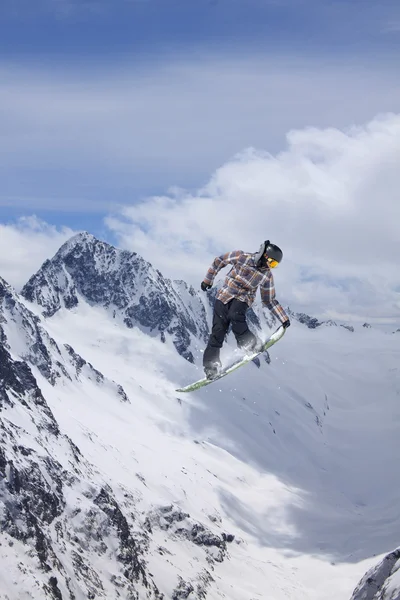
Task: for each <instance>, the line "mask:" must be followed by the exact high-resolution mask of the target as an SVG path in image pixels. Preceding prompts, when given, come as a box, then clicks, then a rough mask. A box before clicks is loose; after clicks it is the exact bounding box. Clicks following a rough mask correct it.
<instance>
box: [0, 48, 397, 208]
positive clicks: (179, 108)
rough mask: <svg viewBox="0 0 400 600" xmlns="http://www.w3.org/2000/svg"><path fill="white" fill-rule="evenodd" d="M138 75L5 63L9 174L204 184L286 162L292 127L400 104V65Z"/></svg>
mask: <svg viewBox="0 0 400 600" xmlns="http://www.w3.org/2000/svg"><path fill="white" fill-rule="evenodd" d="M132 65H134V63H132ZM132 65H130V64H128V62H126V63H125V65H124V66H121V67H120V68H119V69H117V70H116V69H115V67H114V68H111V67H108V66H107V65H102V67H101V71H100V70H96V69H95V68H92V69H91V71H90V72H83V71H75V70H72V71H71V70H70V71H68V70H66V69H64V70H63V71H60V70H58V72H52V71H42V70H38V69H35V67H34V66H32V65H31V66H30V67H29V69H20V68H16V67H15V65H10V64H5V63H3V64H1V63H0V75H1V77H0V96H1V98H2V111H1V115H0V129H1V131H2V136H1V139H0V162H1V169H4V170H8V171H10V170H15V169H18V170H19V171H20V170H21V169H27V170H29V173H31V172H34V173H40V172H41V171H46V172H50V173H51V172H53V173H55V176H56V177H57V173H58V172H63V173H66V172H68V171H69V170H76V171H80V172H81V175H80V178H81V181H83V182H85V184H86V182H87V175H86V173H88V172H91V173H93V172H94V171H96V170H97V171H99V169H101V171H102V175H103V176H107V174H108V176H109V184H110V185H111V181H112V178H114V181H115V182H118V181H119V180H120V179H121V177H123V178H124V179H125V180H127V181H128V180H129V185H130V186H131V187H133V186H136V189H138V188H140V185H142V187H143V182H145V183H146V185H147V186H148V187H149V186H150V185H157V186H158V187H159V186H160V185H167V186H168V185H171V184H175V183H178V184H182V183H183V182H188V181H191V182H193V181H202V180H204V179H205V177H206V176H207V174H208V173H210V172H211V171H212V170H214V169H215V168H217V167H218V166H219V165H220V164H222V163H223V162H225V161H226V160H228V159H229V158H230V157H231V156H233V155H235V154H236V153H237V152H239V151H241V150H242V149H243V148H245V147H248V146H254V147H260V148H267V149H268V150H269V151H271V152H276V151H277V150H279V149H280V148H282V145H283V142H284V135H285V133H286V132H287V131H289V130H290V129H293V128H302V127H305V126H307V125H311V124H312V125H315V126H317V127H326V126H331V125H332V126H336V127H344V126H346V125H347V124H349V123H358V122H365V121H366V120H369V119H371V118H372V117H373V116H374V115H375V114H377V113H378V112H382V111H383V112H386V111H394V110H397V107H398V106H399V105H400V81H399V78H398V77H397V71H398V65H397V64H396V61H393V60H392V61H390V60H387V59H381V60H379V61H378V60H376V61H373V60H371V59H365V63H360V62H359V63H357V62H354V61H351V59H349V58H347V59H346V64H345V65H343V63H340V64H335V62H334V61H332V60H327V59H324V60H323V61H322V60H321V61H320V60H318V59H315V58H313V59H312V58H309V57H303V58H301V59H300V58H299V59H297V58H295V57H281V58H279V57H277V56H274V57H273V58H272V57H268V56H266V57H264V58H260V56H252V55H249V56H245V55H243V56H241V57H238V56H233V57H230V58H224V57H211V56H210V57H208V58H206V57H203V58H201V59H200V58H194V57H193V56H191V57H189V58H188V59H187V61H186V62H184V61H183V60H182V59H179V60H178V59H173V58H170V59H165V62H164V63H162V64H146V65H142V66H141V67H140V68H139V67H134V66H132ZM74 183H76V181H74ZM86 185H87V184H86ZM129 185H127V187H129ZM147 189H148V188H147ZM3 193H4V194H7V193H10V194H11V195H15V193H14V192H13V191H12V190H6V191H5V190H3ZM30 194H32V191H30V190H26V195H30ZM35 194H37V192H35ZM66 194H67V195H68V192H66ZM82 195H86V189H84V191H83V194H82ZM59 202H62V199H60V200H59Z"/></svg>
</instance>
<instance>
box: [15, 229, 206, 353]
mask: <svg viewBox="0 0 400 600" xmlns="http://www.w3.org/2000/svg"><path fill="white" fill-rule="evenodd" d="M181 291H182V282H172V281H170V280H169V279H166V278H164V277H163V275H162V273H160V271H158V270H157V269H155V268H154V267H153V266H152V265H151V264H150V263H149V262H147V261H145V260H144V259H143V258H142V257H141V256H139V255H138V254H136V253H135V252H128V251H126V250H120V249H117V248H114V247H113V246H111V245H110V244H107V243H106V242H102V241H99V240H97V239H96V238H95V237H94V236H92V235H91V234H89V233H86V232H83V233H79V234H77V235H76V236H74V237H73V238H71V239H70V240H68V241H67V242H66V243H65V244H64V245H63V246H62V247H61V248H60V249H59V251H58V252H57V253H56V255H55V256H54V257H53V258H52V259H51V260H47V261H46V262H45V263H44V264H43V265H42V267H41V269H40V270H39V271H38V272H37V273H36V274H35V275H33V276H32V277H31V278H30V280H29V281H28V283H27V284H26V285H25V286H24V288H23V289H22V292H21V293H22V296H23V297H24V298H26V299H27V300H28V301H30V302H33V303H36V304H38V305H39V306H40V307H41V308H42V314H43V315H44V316H45V317H51V316H53V315H54V314H55V313H56V312H57V311H59V310H61V309H73V308H75V307H77V306H78V305H79V304H80V303H81V302H86V303H88V304H90V305H92V306H93V305H96V306H102V307H104V308H105V309H106V310H108V311H109V312H110V313H111V315H112V316H113V317H114V318H117V319H119V320H120V321H122V322H123V323H124V324H125V325H126V326H127V327H133V326H134V325H136V326H139V327H140V328H141V329H143V330H144V331H146V332H147V333H149V334H151V335H159V336H160V339H161V340H162V341H165V340H166V337H167V336H170V337H171V338H172V340H173V343H174V344H175V347H176V349H177V351H178V352H179V353H180V354H181V355H182V356H183V357H184V358H186V359H187V360H189V361H191V362H193V360H194V358H193V353H192V351H191V348H190V346H191V342H192V338H197V339H202V340H204V341H205V340H206V338H207V335H208V325H207V320H206V316H205V315H206V312H205V306H204V304H203V298H202V297H201V296H200V295H199V294H197V293H196V292H195V290H193V288H188V287H187V286H186V290H185V292H186V294H187V295H189V296H190V302H189V303H188V304H185V301H184V299H183V298H182V293H181Z"/></svg>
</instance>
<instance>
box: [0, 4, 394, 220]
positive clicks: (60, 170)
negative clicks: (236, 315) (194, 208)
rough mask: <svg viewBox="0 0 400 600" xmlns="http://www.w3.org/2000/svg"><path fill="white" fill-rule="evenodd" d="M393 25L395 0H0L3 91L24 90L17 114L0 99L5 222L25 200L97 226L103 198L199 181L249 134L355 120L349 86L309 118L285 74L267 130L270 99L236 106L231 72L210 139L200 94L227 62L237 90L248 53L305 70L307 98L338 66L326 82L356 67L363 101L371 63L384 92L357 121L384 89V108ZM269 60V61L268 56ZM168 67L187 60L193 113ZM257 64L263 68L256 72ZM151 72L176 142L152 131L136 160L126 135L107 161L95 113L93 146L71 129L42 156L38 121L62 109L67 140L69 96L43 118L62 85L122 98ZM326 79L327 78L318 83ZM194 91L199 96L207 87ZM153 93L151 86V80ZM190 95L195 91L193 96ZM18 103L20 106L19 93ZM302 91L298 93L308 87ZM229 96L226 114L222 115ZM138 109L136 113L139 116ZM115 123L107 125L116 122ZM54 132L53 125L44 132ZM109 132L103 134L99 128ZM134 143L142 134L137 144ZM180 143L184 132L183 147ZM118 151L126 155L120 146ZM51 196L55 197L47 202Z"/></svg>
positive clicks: (390, 98) (185, 81) (257, 141)
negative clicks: (181, 102)
mask: <svg viewBox="0 0 400 600" xmlns="http://www.w3.org/2000/svg"><path fill="white" fill-rule="evenodd" d="M399 30H400V8H399V6H398V2H395V1H394V0H390V1H388V0H383V1H382V2H379V3H377V2H375V1H372V0H371V1H370V0H364V1H357V0H352V1H351V2H333V1H325V0H114V1H113V2H111V1H109V0H93V1H82V0H80V1H78V0H77V1H75V0H38V1H37V2H34V3H33V2H31V1H29V0H5V1H4V0H3V2H2V3H1V7H0V69H1V71H0V72H2V74H3V78H2V79H3V91H4V90H5V91H6V92H8V91H9V88H10V86H12V87H13V90H12V91H13V94H14V95H17V96H20V97H22V96H25V104H24V103H23V102H20V104H21V106H20V114H18V112H15V114H14V115H11V118H10V117H9V116H8V114H7V106H6V108H5V110H3V111H2V113H3V117H2V118H1V117H0V124H1V125H2V129H3V130H4V128H6V132H7V133H8V135H9V136H13V135H14V134H18V135H19V136H20V137H21V138H22V139H23V141H24V143H23V144H22V143H21V144H19V145H17V146H16V147H15V148H12V150H11V152H12V155H13V160H12V161H11V160H6V161H5V162H4V161H3V162H2V167H0V175H1V177H2V181H3V190H2V193H1V196H2V200H1V201H0V202H1V203H0V211H1V217H2V219H3V221H4V220H8V219H10V218H12V217H16V216H18V215H19V214H21V211H22V212H24V213H27V212H28V213H30V212H34V213H35V214H37V215H39V216H42V217H43V218H45V219H49V220H50V222H52V223H63V224H68V225H70V226H72V227H76V226H77V224H78V223H79V222H82V223H84V224H85V226H87V224H90V223H91V224H92V227H93V228H94V229H96V228H97V227H99V224H100V222H101V219H102V216H103V215H104V214H106V213H107V212H108V208H107V207H108V206H113V205H114V206H115V205H116V203H126V202H128V203H131V202H135V201H136V200H138V199H140V198H143V197H144V196H146V195H149V194H152V193H162V192H165V191H166V189H168V187H169V186H175V185H177V186H185V187H198V186H200V185H202V184H203V183H205V181H206V180H207V179H208V178H209V177H210V175H211V173H212V172H213V171H214V170H215V169H216V168H217V167H219V166H220V165H221V164H223V162H225V161H226V160H228V159H229V158H231V156H233V155H234V154H235V153H237V152H240V151H241V150H243V148H244V147H248V146H252V145H254V146H256V147H263V148H265V149H267V150H268V151H271V152H276V151H278V150H280V149H282V148H283V147H284V146H285V134H286V132H287V128H291V127H302V126H306V125H316V126H328V125H333V126H345V125H347V124H351V123H352V122H354V121H355V119H356V114H355V113H356V111H355V110H354V106H353V107H351V104H352V98H351V94H350V97H348V98H346V102H345V104H346V105H345V106H343V110H342V111H340V110H338V108H337V106H335V104H336V103H337V99H336V98H334V99H333V98H332V97H331V100H330V102H327V103H326V104H327V106H326V113H325V114H324V111H323V110H321V103H323V102H325V101H326V99H325V98H323V97H321V102H320V106H319V108H318V110H317V113H318V114H316V115H315V120H314V122H313V121H312V119H313V109H312V106H310V107H308V108H307V109H306V110H299V107H298V106H297V103H296V98H295V97H293V90H296V83H292V85H288V92H287V95H286V96H285V86H286V84H285V82H284V83H282V82H280V89H279V90H278V92H276V95H277V97H276V104H275V105H273V106H272V107H271V108H268V107H266V109H265V110H266V111H268V110H269V111H270V114H269V117H270V119H271V120H272V121H274V127H273V131H272V130H271V128H270V132H271V133H270V135H269V129H268V123H267V124H266V125H265V127H266V128H265V131H264V133H263V135H260V133H259V131H258V129H259V128H258V127H257V114H255V115H254V118H253V120H252V119H251V118H249V113H251V112H253V113H257V112H258V113H259V114H260V115H261V116H262V107H260V106H258V107H254V105H253V104H252V102H251V100H250V101H249V98H248V97H245V98H243V101H242V105H240V103H238V105H237V106H236V108H235V109H234V110H232V114H231V115H229V110H230V109H229V105H230V104H231V102H230V100H231V98H230V97H229V95H231V96H232V95H235V83H234V81H232V80H231V81H230V82H227V87H226V89H227V96H226V97H224V92H223V90H218V92H217V93H216V97H215V105H216V106H217V105H218V106H219V112H218V114H217V115H216V116H215V120H216V121H218V120H219V124H220V123H221V121H222V120H223V121H224V128H223V129H222V130H221V131H219V132H218V134H216V136H215V137H213V132H215V131H216V127H215V126H214V125H215V123H214V121H213V118H209V117H210V114H209V113H210V112H211V111H212V110H213V109H212V103H211V104H210V105H207V106H205V107H204V112H203V111H202V100H204V101H205V102H207V96H209V95H210V94H211V95H212V94H213V91H214V92H215V88H214V83H215V79H218V70H222V71H224V72H225V74H226V71H227V69H228V70H229V69H231V70H232V72H233V77H232V79H233V80H234V79H236V81H237V86H238V88H241V87H242V78H243V74H245V73H246V69H247V65H253V66H254V65H258V68H259V73H263V74H265V72H266V71H267V70H268V69H272V70H274V71H275V72H276V71H279V70H280V69H281V70H282V72H283V71H286V72H287V78H288V79H290V78H292V79H293V78H295V77H296V74H297V75H298V73H299V72H300V73H303V75H304V78H305V79H307V81H306V82H305V81H304V78H303V79H302V80H301V81H299V85H300V86H302V85H303V84H304V85H308V86H310V95H312V96H315V93H316V91H317V93H318V87H319V86H318V78H319V76H320V74H321V73H322V74H323V73H324V72H326V71H327V70H329V69H331V70H332V76H331V80H332V79H334V78H335V77H336V76H337V74H338V73H342V74H346V72H347V75H348V76H350V77H351V76H352V73H354V79H355V83H354V87H355V88H356V87H357V85H358V83H360V84H361V89H360V90H359V91H357V92H356V93H355V98H354V102H356V101H358V100H359V99H360V98H363V97H365V92H366V91H367V88H368V86H366V85H365V80H366V79H368V77H369V74H368V73H366V72H365V71H366V70H367V71H368V69H369V70H371V72H372V71H373V73H374V75H376V76H377V79H378V85H380V86H381V89H382V93H381V96H380V97H378V98H377V99H376V101H375V102H371V106H370V107H368V108H366V109H365V110H364V111H362V110H360V111H359V112H360V121H361V122H362V121H363V119H365V118H371V117H373V116H374V113H375V111H378V109H379V107H380V102H381V98H382V97H385V101H384V102H383V103H382V107H381V109H382V110H383V111H387V110H393V111H395V110H396V108H397V106H398V100H399V97H398V94H397V91H398V90H397V89H396V94H395V93H394V91H393V94H392V87H391V85H392V84H390V83H389V85H388V90H386V89H385V88H386V84H388V80H390V78H391V77H393V76H395V74H396V73H397V72H398V68H399V66H400V65H399V62H400V60H399V58H398V57H399V50H400V31H399ZM263 61H266V63H267V64H265V65H263ZM174 65H185V68H186V69H187V70H188V71H189V72H190V71H191V77H190V75H189V76H188V73H187V72H186V73H185V72H183V71H182V73H180V74H179V73H175V74H172V75H171V77H172V78H173V82H172V83H171V89H172V88H173V87H174V86H175V88H176V91H175V92H174V93H175V94H176V95H178V96H180V97H182V95H184V94H185V93H186V86H187V89H188V90H189V88H193V87H194V88H195V89H194V91H193V92H192V93H193V94H195V96H196V98H197V100H198V103H197V104H195V105H194V107H193V114H192V115H190V114H185V115H182V116H181V118H180V115H179V110H178V109H176V111H174V110H172V111H171V112H169V109H166V105H167V103H168V102H169V103H172V104H176V102H175V96H174V93H172V94H171V97H170V98H168V99H167V100H165V97H164V95H163V94H164V90H165V86H168V73H167V74H164V75H163V73H162V71H163V69H164V68H167V69H170V70H173V69H174ZM226 65H228V66H226ZM281 65H282V66H281ZM214 68H215V70H216V72H215V76H214V79H213V78H208V79H207V77H205V72H207V70H209V71H210V72H211V71H212V70H213V69H214ZM235 69H236V71H235ZM257 76H258V74H257V72H255V73H254V77H255V78H257ZM146 77H147V80H148V81H151V80H152V79H153V80H154V82H155V83H156V82H158V81H159V80H161V79H163V78H164V81H163V85H161V86H157V85H155V89H154V95H153V97H152V111H153V114H155V113H157V114H158V115H160V113H161V116H159V117H158V118H157V119H156V122H155V124H154V127H157V128H158V131H159V132H160V133H159V136H162V135H163V132H164V135H165V136H167V137H170V138H171V139H170V143H171V152H170V153H168V149H166V148H163V149H162V151H161V152H159V149H158V139H159V137H158V136H154V135H153V136H150V138H151V139H149V140H147V141H146V142H144V146H145V148H144V149H143V155H142V156H141V157H139V156H138V153H139V152H140V148H137V149H136V151H135V152H133V154H134V156H132V158H131V159H130V152H131V149H130V147H125V149H124V148H122V149H121V151H120V152H121V156H120V160H118V161H116V160H115V161H114V160H110V161H108V160H107V156H102V158H101V159H99V157H98V156H96V137H97V130H100V129H101V127H102V120H101V114H100V115H99V118H98V120H97V121H95V122H92V123H91V127H90V131H88V132H87V139H91V144H89V146H90V147H88V148H87V149H86V150H85V156H84V157H80V160H78V156H77V155H79V148H80V147H81V141H80V139H77V138H76V139H75V144H74V141H73V140H69V141H67V142H66V143H65V144H64V146H63V147H62V148H60V147H59V148H56V149H55V148H54V147H53V146H52V145H51V144H49V145H48V146H47V150H45V149H44V150H43V151H42V152H41V153H40V152H39V154H38V155H37V156H36V158H34V155H36V154H37V143H38V142H37V138H38V137H40V130H41V126H42V127H43V130H46V128H51V127H52V123H53V122H54V121H57V123H58V124H60V123H61V124H62V121H63V119H65V123H64V124H63V126H62V127H60V130H59V133H58V136H59V144H60V146H62V145H63V144H62V143H61V141H62V140H63V139H64V138H68V125H69V121H68V118H66V115H65V110H64V109H63V107H60V109H59V112H58V114H55V115H54V116H53V121H51V120H50V121H48V122H47V123H46V110H47V108H46V104H48V105H49V107H50V110H51V109H52V107H53V106H54V104H57V103H60V96H62V94H63V89H65V88H68V86H69V90H67V91H71V90H74V91H75V92H76V96H75V97H74V98H72V100H71V101H73V102H79V101H80V100H82V102H84V101H85V98H82V97H83V96H84V95H85V90H86V89H90V91H91V97H90V98H87V99H86V101H87V102H88V103H89V104H90V102H91V101H92V102H93V101H95V99H96V97H97V98H98V97H99V96H100V95H102V93H103V91H104V87H106V88H107V91H108V92H109V91H110V89H111V90H112V88H113V86H114V85H115V91H116V94H119V95H120V96H122V97H123V95H124V92H125V88H124V83H125V84H127V85H128V81H129V80H130V81H131V86H133V87H135V82H136V81H137V80H138V79H139V80H141V82H143V79H146ZM202 78H203V79H204V81H203V83H199V84H198V85H199V89H196V81H197V82H198V81H199V80H201V79H202ZM363 78H364V79H363ZM165 79H166V80H167V81H165ZM380 79H381V80H382V82H381V81H380ZM360 80H362V81H360ZM363 83H364V85H363ZM63 84H64V85H65V88H63ZM253 84H254V82H253ZM321 85H325V84H324V82H323V81H322V82H321ZM347 85H348V79H347V80H346V86H347ZM207 86H209V89H207ZM38 87H42V88H43V90H42V94H41V98H40V102H41V103H42V107H43V112H42V113H40V114H39V113H38V112H36V113H35V114H32V121H33V122H35V126H33V125H32V123H31V122H30V121H29V118H28V117H29V113H30V108H31V107H30V101H29V97H30V94H34V95H35V93H36V92H37V88H38ZM311 88H313V89H311ZM199 90H200V93H201V94H202V96H203V97H200V95H199ZM131 91H132V90H131V89H130V90H129V93H131ZM146 93H147V94H151V86H149V89H148V90H147V91H146ZM252 93H253V94H254V95H256V94H259V93H260V90H258V89H257V86H255V88H254V92H253V91H252V89H251V86H250V89H249V92H248V95H249V96H251V94H252ZM267 93H268V91H267ZM357 93H358V95H357ZM347 94H348V90H347ZM96 95H97V96H96ZM345 95H346V93H345ZM378 96H379V94H378ZM128 97H129V94H128ZM190 98H191V96H190V95H189V101H190ZM68 101H69V100H68V96H66V102H68ZM11 102H12V103H13V104H15V102H14V99H12V100H11ZM142 102H144V103H146V100H143V99H142ZM302 102H303V104H304V99H303V100H302ZM111 104H112V101H111ZM117 104H118V102H117ZM224 105H226V106H227V113H228V114H227V115H226V117H223V118H222V119H221V118H219V117H220V116H221V112H222V115H223V114H224ZM277 105H278V106H284V107H285V111H284V114H283V115H282V116H281V115H279V114H277V115H274V114H273V111H274V110H276V106H277ZM349 105H350V106H349ZM240 106H242V108H243V114H241V111H240ZM300 108H301V107H300ZM82 110H83V112H81V113H80V114H76V116H77V118H78V119H80V120H81V122H82V127H83V129H84V128H85V114H87V112H90V108H89V107H88V106H86V107H85V108H84V109H82ZM111 110H113V111H115V131H120V130H121V128H123V127H124V126H123V124H121V122H120V121H119V120H118V114H117V110H118V108H117V107H116V106H113V107H111V106H110V107H107V106H106V107H105V108H104V111H107V112H108V113H109V112H110V111H111ZM85 111H87V112H86V113H85ZM140 111H141V109H140V110H139V112H138V113H136V114H135V115H130V117H131V118H132V119H135V118H139V119H140V115H141V113H140ZM100 112H101V111H100ZM189 112H190V111H189ZM77 113H79V110H78V111H77ZM211 116H212V115H211ZM69 118H72V117H71V116H70V117H69ZM126 118H128V116H127V117H126ZM230 119H231V121H230ZM279 119H281V121H282V122H281V123H279ZM145 120H146V128H145V130H144V131H141V132H140V135H141V136H143V137H145V136H146V133H147V130H148V129H149V128H151V126H152V115H151V114H150V115H146V116H145ZM172 120H174V123H172V122H171V121H172ZM196 120H197V121H198V127H199V129H201V130H202V131H203V132H204V136H205V137H206V135H207V129H209V130H210V152H207V148H206V147H205V146H206V143H207V142H206V140H204V139H202V140H201V145H202V149H201V151H199V150H198V148H197V151H193V147H196V145H197V144H198V141H197V140H196V136H197V135H198V130H197V129H196V127H194V128H193V131H192V130H191V126H188V122H189V121H192V122H193V121H196ZM25 121H26V122H25ZM239 121H240V122H239ZM109 127H110V128H112V124H109ZM260 127H262V123H260ZM174 128H176V130H179V131H182V130H188V135H187V136H186V137H185V136H182V135H177V138H176V139H175V140H174V139H173V138H174V135H173V129H174ZM7 129H8V130H9V131H7ZM134 131H135V127H132V133H131V136H132V138H133V137H134V136H135V133H134ZM171 132H172V133H171ZM48 135H49V133H48V132H47V131H45V132H44V136H45V137H46V136H47V137H48ZM164 139H165V138H164ZM6 142H7V139H6V140H5V147H4V150H3V152H4V153H5V154H6V155H7V156H8V157H9V156H10V150H9V148H8V147H7V144H6ZM102 143H103V144H104V143H105V141H104V139H102ZM115 144H118V139H115V140H113V146H114V145H115ZM140 144H141V141H140V140H139V141H138V146H140ZM175 144H176V145H178V144H179V148H180V151H179V152H178V153H177V152H176V147H175V148H174V145H175ZM125 145H126V144H125ZM128 146H129V145H128ZM185 146H186V147H185ZM211 147H212V148H211ZM76 150H78V153H76ZM124 152H125V157H124V156H122V155H123V154H124ZM19 153H20V157H19V156H18V154H19ZM110 153H113V150H110ZM191 154H192V156H191ZM30 157H32V160H30ZM23 198H29V200H28V201H26V200H24V199H23ZM43 198H44V199H46V198H47V199H51V202H50V205H51V211H49V210H48V204H49V203H48V202H46V201H44V200H42V199H43ZM69 199H74V201H72V202H70V200H69ZM75 204H79V210H75V209H74V205H75ZM59 209H61V210H60V211H59Z"/></svg>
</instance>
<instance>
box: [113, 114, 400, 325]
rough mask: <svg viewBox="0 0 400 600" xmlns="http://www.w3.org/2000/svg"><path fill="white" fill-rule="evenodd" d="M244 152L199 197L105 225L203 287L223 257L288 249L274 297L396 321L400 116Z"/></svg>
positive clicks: (126, 211)
mask: <svg viewBox="0 0 400 600" xmlns="http://www.w3.org/2000/svg"><path fill="white" fill-rule="evenodd" d="M287 143H288V147H287V150H285V151H284V152H281V153H279V154H277V155H271V154H268V153H266V152H260V151H256V150H248V151H247V152H244V153H242V154H241V155H238V156H237V157H236V158H235V159H233V160H231V161H230V162H228V163H226V164H225V165H223V166H222V167H221V168H220V169H218V170H217V171H216V173H215V174H214V175H213V177H212V178H211V180H210V181H209V183H208V184H207V185H206V186H205V187H204V188H203V189H201V190H199V191H198V192H197V193H195V194H191V193H186V192H185V191H184V190H175V191H173V193H171V194H170V195H168V196H163V197H153V198H147V199H145V200H143V201H142V202H140V203H139V204H136V205H134V206H125V207H123V208H122V209H121V211H120V213H119V214H116V215H114V216H112V217H109V218H108V219H107V224H108V226H109V227H110V228H111V229H112V230H113V231H114V233H115V234H116V235H117V236H118V239H119V241H120V243H121V245H122V246H124V247H127V248H130V249H132V250H135V251H137V252H139V253H140V254H142V255H143V256H144V257H146V258H147V259H149V260H150V261H151V262H153V264H154V265H155V266H156V267H158V268H159V269H160V270H161V271H163V272H165V273H166V274H168V275H169V276H171V277H174V278H182V279H186V280H189V281H191V282H193V283H194V284H197V285H198V284H199V282H200V281H201V279H202V278H203V276H204V274H205V272H206V269H207V267H208V266H209V264H210V262H211V260H212V259H213V258H214V256H215V255H216V254H220V253H222V252H225V251H229V250H232V249H239V248H240V249H243V250H247V251H255V250H256V249H257V248H258V246H259V244H260V242H261V241H262V240H263V239H266V238H270V239H271V240H273V241H275V242H276V243H277V244H279V245H281V246H282V247H283V250H284V254H285V260H284V262H283V264H282V265H281V266H280V268H279V269H278V270H277V271H276V284H277V292H278V298H279V299H280V300H281V301H282V302H283V303H284V304H290V305H291V306H292V308H293V309H294V310H308V311H309V312H311V313H314V314H315V313H316V314H320V315H323V314H325V315H329V314H332V313H335V314H343V315H349V314H350V315H353V318H355V319H370V320H372V321H373V320H374V319H377V320H378V319H388V320H396V319H399V318H400V294H399V293H398V291H396V289H397V290H398V289H399V285H400V270H399V264H400V236H399V223H400V202H399V196H398V193H399V192H398V190H399V189H400V169H399V164H400V163H399V161H400V115H394V114H389V115H385V116H381V117H377V118H375V119H374V120H373V121H371V122H369V123H368V124H366V125H365V126H364V127H351V128H350V129H348V130H339V129H334V128H330V129H316V128H307V129H303V130H300V131H291V132H290V133H289V134H288V136H287Z"/></svg>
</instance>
